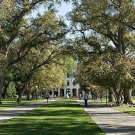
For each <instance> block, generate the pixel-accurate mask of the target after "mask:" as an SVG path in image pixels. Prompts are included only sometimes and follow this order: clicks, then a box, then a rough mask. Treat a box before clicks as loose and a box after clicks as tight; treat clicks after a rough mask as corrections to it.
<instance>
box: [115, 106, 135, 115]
mask: <svg viewBox="0 0 135 135" xmlns="http://www.w3.org/2000/svg"><path fill="white" fill-rule="evenodd" d="M114 109H116V110H118V111H120V112H124V113H128V114H130V115H133V116H135V107H132V106H131V107H128V106H120V107H114Z"/></svg>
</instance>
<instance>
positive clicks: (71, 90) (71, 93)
mask: <svg viewBox="0 0 135 135" xmlns="http://www.w3.org/2000/svg"><path fill="white" fill-rule="evenodd" d="M72 96H73V88H71V89H70V97H72Z"/></svg>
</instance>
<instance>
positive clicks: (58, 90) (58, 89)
mask: <svg viewBox="0 0 135 135" xmlns="http://www.w3.org/2000/svg"><path fill="white" fill-rule="evenodd" d="M58 97H60V89H58Z"/></svg>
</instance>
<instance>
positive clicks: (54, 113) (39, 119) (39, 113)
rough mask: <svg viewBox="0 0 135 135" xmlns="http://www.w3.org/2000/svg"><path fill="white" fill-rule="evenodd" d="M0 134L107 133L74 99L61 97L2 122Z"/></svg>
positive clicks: (54, 134)
mask: <svg viewBox="0 0 135 135" xmlns="http://www.w3.org/2000/svg"><path fill="white" fill-rule="evenodd" d="M0 135H105V133H103V131H102V130H101V129H100V128H99V127H98V126H97V125H96V124H95V123H94V121H93V120H92V119H91V118H90V117H89V116H88V114H87V113H86V112H85V111H84V110H83V108H82V107H81V106H80V105H79V104H78V103H77V102H76V101H75V100H74V99H60V100H57V101H55V102H53V103H52V104H47V105H44V106H42V107H39V108H37V109H35V110H33V111H30V112H29V113H27V114H24V115H21V116H17V117H15V118H13V119H11V120H9V121H6V122H3V123H0Z"/></svg>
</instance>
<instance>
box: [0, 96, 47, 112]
mask: <svg viewBox="0 0 135 135" xmlns="http://www.w3.org/2000/svg"><path fill="white" fill-rule="evenodd" d="M16 100H17V99H16V98H6V99H2V104H0V110H3V109H6V108H9V107H16V106H18V105H24V104H30V103H34V102H39V101H43V100H45V99H39V100H25V99H22V102H21V103H19V104H18V103H17V102H16Z"/></svg>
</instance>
